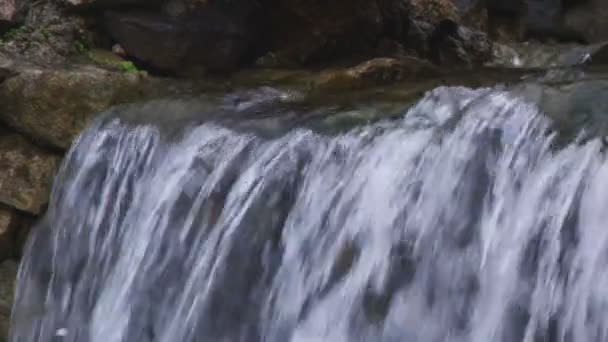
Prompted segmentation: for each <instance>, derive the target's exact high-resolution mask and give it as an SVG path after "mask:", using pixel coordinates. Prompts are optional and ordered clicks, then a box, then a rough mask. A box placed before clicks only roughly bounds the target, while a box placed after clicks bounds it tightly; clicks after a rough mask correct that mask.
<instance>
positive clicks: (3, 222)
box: [0, 206, 23, 263]
mask: <svg viewBox="0 0 608 342" xmlns="http://www.w3.org/2000/svg"><path fill="white" fill-rule="evenodd" d="M22 224H23V220H22V218H21V215H19V213H18V212H17V211H16V210H14V209H12V208H8V207H4V206H0V263H1V262H3V261H4V260H6V259H8V258H12V257H14V256H16V255H17V254H19V253H20V250H21V246H19V243H20V242H22V241H19V240H20V239H19V238H20V237H22V236H21V235H22V232H20V229H21V228H22Z"/></svg>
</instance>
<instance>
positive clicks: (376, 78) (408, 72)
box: [316, 57, 439, 90]
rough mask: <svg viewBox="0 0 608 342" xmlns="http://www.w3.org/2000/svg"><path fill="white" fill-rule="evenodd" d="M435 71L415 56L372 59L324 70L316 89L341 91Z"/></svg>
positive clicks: (414, 78)
mask: <svg viewBox="0 0 608 342" xmlns="http://www.w3.org/2000/svg"><path fill="white" fill-rule="evenodd" d="M438 74H439V70H438V69H437V68H436V67H435V66H433V65H432V64H430V63H428V62H426V61H424V60H420V59H417V58H412V57H409V58H403V59H394V58H375V59H372V60H369V61H367V62H364V63H361V64H359V65H357V66H355V67H352V68H347V69H339V70H333V71H327V72H324V73H323V74H322V75H321V76H320V77H319V80H318V81H317V83H316V86H317V87H318V89H323V90H327V89H331V90H345V89H359V88H364V87H370V86H379V85H385V84H390V83H395V82H399V81H404V80H416V79H420V78H429V77H433V76H437V75H438Z"/></svg>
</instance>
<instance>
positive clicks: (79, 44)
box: [74, 40, 89, 54]
mask: <svg viewBox="0 0 608 342" xmlns="http://www.w3.org/2000/svg"><path fill="white" fill-rule="evenodd" d="M74 50H75V51H76V52H78V53H79V54H85V53H87V52H88V51H89V46H88V45H87V44H86V43H85V42H83V41H82V40H76V41H74Z"/></svg>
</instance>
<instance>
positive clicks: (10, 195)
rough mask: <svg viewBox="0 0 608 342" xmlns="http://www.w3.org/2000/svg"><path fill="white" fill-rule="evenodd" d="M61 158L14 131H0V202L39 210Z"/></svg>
mask: <svg viewBox="0 0 608 342" xmlns="http://www.w3.org/2000/svg"><path fill="white" fill-rule="evenodd" d="M59 161H60V158H59V157H58V156H55V155H53V154H49V153H48V152H45V151H43V150H42V149H40V148H38V147H36V146H34V145H32V144H31V143H29V142H28V141H26V140H25V139H24V138H23V137H21V136H19V135H17V134H13V133H7V132H5V133H3V134H1V135H0V170H2V173H1V175H0V202H1V203H3V204H6V205H8V206H11V207H14V208H17V209H19V210H22V211H25V212H28V213H32V214H35V215H36V214H40V213H41V212H42V210H43V209H44V207H45V206H46V204H47V202H48V197H49V194H50V190H51V183H52V180H53V176H54V175H55V172H56V170H57V167H58V165H59Z"/></svg>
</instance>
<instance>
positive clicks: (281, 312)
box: [11, 88, 608, 342]
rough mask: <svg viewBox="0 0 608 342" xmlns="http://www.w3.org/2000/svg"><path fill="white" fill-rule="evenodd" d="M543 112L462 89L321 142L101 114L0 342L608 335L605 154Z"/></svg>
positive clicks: (64, 184) (498, 95)
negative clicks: (177, 130) (173, 127)
mask: <svg viewBox="0 0 608 342" xmlns="http://www.w3.org/2000/svg"><path fill="white" fill-rule="evenodd" d="M548 125H549V122H548V120H547V119H546V118H544V117H543V115H541V114H539V113H538V112H537V110H536V109H535V107H534V106H531V105H527V104H524V103H523V102H521V101H520V100H518V99H515V98H512V97H511V96H510V95H508V94H506V93H502V92H498V91H494V90H476V91H472V90H467V89H462V88H440V89H437V90H435V91H434V92H432V93H431V94H429V95H428V96H427V97H426V98H425V99H424V100H422V101H421V102H420V103H418V104H417V105H416V106H415V107H414V108H412V109H411V110H410V111H409V112H408V113H407V115H406V116H405V118H404V119H402V120H398V121H396V122H385V123H380V124H375V125H373V126H368V127H362V128H360V129H356V130H353V131H351V132H349V133H348V134H344V135H341V136H337V137H329V136H322V135H319V134H316V133H313V132H311V131H308V130H296V131H292V132H290V133H288V134H286V135H284V136H282V137H279V138H276V139H273V140H265V139H262V138H259V137H257V136H256V135H255V134H253V133H243V132H241V133H236V132H235V131H232V130H230V129H228V128H224V127H220V126H217V125H213V124H204V125H201V126H197V127H193V128H188V129H185V130H184V131H183V134H182V135H175V134H173V135H168V134H165V133H163V130H162V129H159V128H157V127H155V126H154V125H149V126H141V125H140V126H137V127H135V126H133V125H129V124H126V123H122V122H121V121H120V120H119V119H105V120H100V121H99V122H98V123H97V124H96V125H95V126H93V127H91V128H90V129H89V130H88V131H87V132H86V133H85V134H84V135H83V136H82V137H81V138H80V140H79V141H78V142H77V143H76V144H75V146H74V147H73V148H72V150H71V152H70V154H69V156H68V158H67V160H66V162H65V164H64V166H63V169H62V171H61V174H60V176H59V177H58V180H57V182H56V185H55V189H54V194H53V198H52V202H51V205H50V207H49V210H48V213H47V216H46V217H45V219H44V221H43V223H42V224H41V225H40V227H38V229H37V230H36V231H35V233H34V235H33V237H32V238H31V240H30V243H29V248H28V251H27V255H26V257H25V259H24V262H23V266H22V269H21V271H20V277H19V286H18V295H17V297H18V298H17V303H16V305H15V310H14V314H13V330H12V339H11V341H13V342H34V341H40V342H42V341H44V342H46V341H53V342H55V341H69V342H135V341H137V342H148V341H150V342H151V341H155V342H156V341H158V342H179V341H184V342H191V341H192V342H193V341H220V342H233V341H234V342H236V341H239V342H258V341H260V342H261V341H265V342H317V341H319V342H342V341H344V342H346V341H349V342H350V341H354V342H356V341H366V342H367V341H373V342H384V341H386V342H389V341H390V342H396V341H403V342H440V341H441V342H448V341H449V342H461V341H462V342H489V341H499V342H516V341H517V342H519V341H526V342H541V341H550V342H566V341H568V342H579V341H580V342H604V341H607V340H608V226H607V224H608V210H607V209H608V162H607V161H606V158H605V157H604V155H603V154H602V152H601V148H602V144H601V143H600V142H599V141H598V140H591V141H589V142H586V143H585V144H571V145H569V146H565V147H560V148H559V149H558V148H557V147H553V145H554V144H552V136H551V135H550V134H548Z"/></svg>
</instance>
